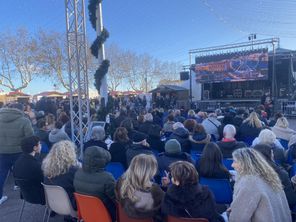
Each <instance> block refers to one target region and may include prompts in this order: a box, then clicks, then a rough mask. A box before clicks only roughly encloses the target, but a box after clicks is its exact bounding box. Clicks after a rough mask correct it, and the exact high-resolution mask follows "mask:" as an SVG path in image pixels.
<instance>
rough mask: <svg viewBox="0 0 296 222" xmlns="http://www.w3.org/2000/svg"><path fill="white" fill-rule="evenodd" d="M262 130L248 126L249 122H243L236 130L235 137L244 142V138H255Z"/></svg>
mask: <svg viewBox="0 0 296 222" xmlns="http://www.w3.org/2000/svg"><path fill="white" fill-rule="evenodd" d="M261 129H262V128H257V127H253V126H251V125H249V122H243V123H242V125H241V126H240V127H239V129H238V133H237V137H238V138H239V139H240V140H243V141H244V138H255V137H257V136H258V135H259V133H260V131H261Z"/></svg>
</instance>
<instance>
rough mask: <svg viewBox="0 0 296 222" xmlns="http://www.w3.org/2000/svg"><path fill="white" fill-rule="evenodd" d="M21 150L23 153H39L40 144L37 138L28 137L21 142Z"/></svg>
mask: <svg viewBox="0 0 296 222" xmlns="http://www.w3.org/2000/svg"><path fill="white" fill-rule="evenodd" d="M21 148H22V151H23V152H24V153H27V154H33V155H35V153H40V151H41V144H40V139H39V137H37V136H29V137H26V138H24V139H23V140H22V142H21Z"/></svg>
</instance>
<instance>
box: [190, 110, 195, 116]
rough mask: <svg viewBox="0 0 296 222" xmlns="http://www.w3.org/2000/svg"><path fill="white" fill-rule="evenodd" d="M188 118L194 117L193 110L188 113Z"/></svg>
mask: <svg viewBox="0 0 296 222" xmlns="http://www.w3.org/2000/svg"><path fill="white" fill-rule="evenodd" d="M188 117H195V112H194V110H193V109H190V110H189V111H188Z"/></svg>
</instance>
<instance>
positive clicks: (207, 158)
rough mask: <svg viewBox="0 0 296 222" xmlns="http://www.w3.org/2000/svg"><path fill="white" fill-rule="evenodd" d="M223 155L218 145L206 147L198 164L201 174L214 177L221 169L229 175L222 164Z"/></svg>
mask: <svg viewBox="0 0 296 222" xmlns="http://www.w3.org/2000/svg"><path fill="white" fill-rule="evenodd" d="M222 160H223V155H222V152H221V150H220V148H219V146H218V145H217V144H216V143H212V142H211V143H208V144H206V145H205V147H204V149H203V152H202V155H201V158H200V160H199V163H198V168H199V172H200V173H201V174H202V175H207V176H213V174H214V173H215V172H214V171H215V170H217V169H220V170H222V171H224V172H225V173H227V174H229V172H228V170H227V169H226V167H225V166H224V165H223V164H222Z"/></svg>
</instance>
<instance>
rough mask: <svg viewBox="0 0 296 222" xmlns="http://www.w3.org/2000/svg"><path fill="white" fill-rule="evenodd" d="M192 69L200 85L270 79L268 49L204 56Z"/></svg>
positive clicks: (197, 59) (198, 58)
mask: <svg viewBox="0 0 296 222" xmlns="http://www.w3.org/2000/svg"><path fill="white" fill-rule="evenodd" d="M195 61H196V64H195V65H193V66H192V67H191V71H192V72H193V74H195V77H196V81H197V82H199V83H211V82H235V81H249V80H265V79H267V78H268V51H267V49H261V50H252V51H242V52H235V53H227V54H219V55H211V56H202V57H196V58H195Z"/></svg>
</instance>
